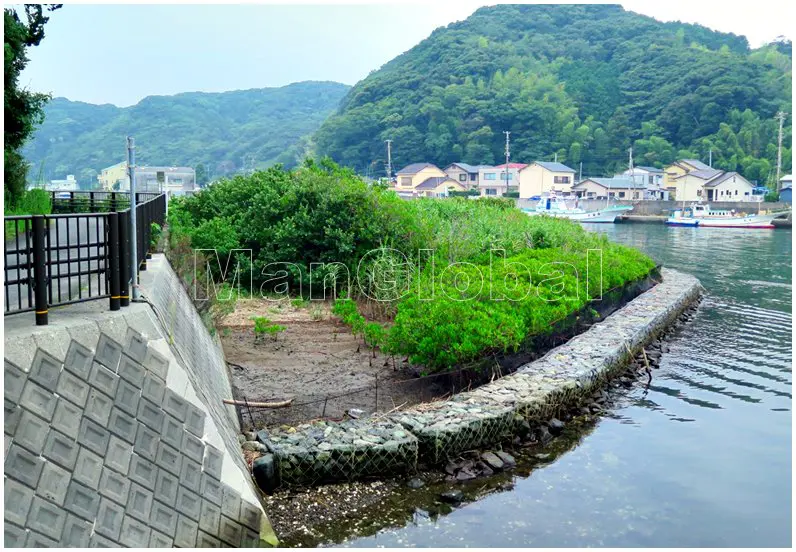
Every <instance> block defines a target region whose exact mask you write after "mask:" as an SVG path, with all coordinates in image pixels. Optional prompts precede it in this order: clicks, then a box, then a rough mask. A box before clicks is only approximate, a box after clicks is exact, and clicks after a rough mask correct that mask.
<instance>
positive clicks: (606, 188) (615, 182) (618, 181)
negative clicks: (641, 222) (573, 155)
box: [572, 176, 647, 201]
mask: <svg viewBox="0 0 796 552" xmlns="http://www.w3.org/2000/svg"><path fill="white" fill-rule="evenodd" d="M646 192H647V185H646V184H645V183H643V182H638V181H634V180H633V179H631V178H629V177H628V178H625V177H622V176H616V177H613V178H596V177H591V178H584V179H583V180H581V181H580V182H578V183H577V184H575V185H574V186H573V187H572V193H574V194H575V195H576V196H578V197H582V198H584V199H604V198H608V197H610V198H614V199H621V200H628V201H632V200H640V199H645V194H646Z"/></svg>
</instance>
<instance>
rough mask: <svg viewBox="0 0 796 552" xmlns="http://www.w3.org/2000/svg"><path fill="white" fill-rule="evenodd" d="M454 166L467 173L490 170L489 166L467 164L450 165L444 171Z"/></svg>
mask: <svg viewBox="0 0 796 552" xmlns="http://www.w3.org/2000/svg"><path fill="white" fill-rule="evenodd" d="M454 165H456V166H457V167H459V168H460V169H462V170H463V171H465V172H468V173H477V172H478V170H479V169H488V168H490V166H489V165H470V164H469V163H451V164H450V165H448V166H447V167H445V170H447V169H449V168H450V167H452V166H454Z"/></svg>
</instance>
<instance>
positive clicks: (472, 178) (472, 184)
mask: <svg viewBox="0 0 796 552" xmlns="http://www.w3.org/2000/svg"><path fill="white" fill-rule="evenodd" d="M482 168H483V169H487V168H490V167H489V166H488V165H469V164H467V163H451V164H450V165H448V166H447V167H445V174H447V175H448V176H449V177H451V178H452V179H454V180H456V181H457V182H459V183H460V184H462V185H464V186H465V187H466V188H467V189H468V190H473V189H476V190H477V189H478V183H479V180H478V175H479V172H478V171H479V170H481V169H482Z"/></svg>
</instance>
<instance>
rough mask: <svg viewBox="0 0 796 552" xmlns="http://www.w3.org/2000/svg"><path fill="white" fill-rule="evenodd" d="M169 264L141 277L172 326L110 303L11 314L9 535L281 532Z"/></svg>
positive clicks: (74, 539) (172, 538) (157, 539)
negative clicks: (41, 315)
mask: <svg viewBox="0 0 796 552" xmlns="http://www.w3.org/2000/svg"><path fill="white" fill-rule="evenodd" d="M159 263H161V264H159ZM164 263H165V261H163V260H162V258H160V257H159V256H156V259H153V262H150V264H149V267H150V270H149V271H147V272H146V273H142V275H143V274H146V278H144V279H143V281H144V282H146V284H145V288H146V291H147V292H149V293H151V296H152V298H153V300H155V301H156V302H157V303H159V304H160V305H161V306H162V307H163V311H164V312H171V313H172V316H173V319H172V320H171V322H170V323H169V322H168V317H167V318H166V319H165V320H166V321H167V323H166V324H165V327H164V324H163V323H162V321H161V319H160V318H159V317H158V316H157V315H156V314H155V310H153V308H152V307H151V306H150V305H147V304H143V303H137V304H133V305H131V306H130V307H127V308H124V309H122V310H120V311H117V312H109V311H106V310H105V309H107V302H105V301H96V302H91V303H83V304H79V305H72V306H69V307H64V308H54V309H51V312H50V325H49V326H42V327H36V326H34V325H33V320H32V317H30V316H26V315H24V314H23V315H17V316H12V317H7V318H6V319H5V369H4V371H5V404H4V407H5V420H4V421H5V427H4V429H5V435H4V437H5V468H4V473H5V509H4V510H5V544H6V546H11V547H14V546H27V547H54V546H58V547H88V546H102V547H115V546H127V547H172V546H179V547H208V546H234V547H237V546H245V547H251V546H257V545H259V544H261V543H262V541H263V540H265V541H266V542H267V543H270V544H274V543H275V537H274V535H273V531H272V530H271V528H270V525H269V524H268V520H267V518H266V516H265V513H264V512H263V509H262V506H261V504H260V500H259V498H258V494H259V491H258V490H257V489H256V487H255V486H254V484H253V482H252V480H251V477H250V475H249V473H248V469H247V467H246V464H245V462H244V460H243V458H242V455H241V452H240V447H239V444H238V441H237V432H238V428H237V424H236V420H235V418H234V417H231V416H230V415H229V412H228V411H227V409H226V408H224V407H223V405H221V403H220V398H221V397H222V396H223V397H224V398H227V396H231V395H226V394H227V393H228V392H229V391H228V390H229V381H228V379H227V376H226V365H225V364H224V362H223V357H220V356H219V355H218V353H219V351H218V350H217V348H214V347H215V346H214V344H213V340H212V339H211V337H210V336H209V334H208V333H207V331H206V330H205V328H204V326H201V323H199V324H198V325H197V324H196V321H195V320H194V319H195V318H198V316H197V315H196V312H195V311H194V309H193V307H192V306H191V303H190V302H189V301H186V298H187V296H185V295H181V294H180V292H182V289H181V288H180V287H179V282H176V279H175V278H174V276H173V273H170V272H169V271H168V270H165V269H164V268H165V267H164ZM182 293H183V294H184V292H182ZM158 310H160V308H158Z"/></svg>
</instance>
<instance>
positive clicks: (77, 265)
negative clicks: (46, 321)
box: [3, 215, 108, 312]
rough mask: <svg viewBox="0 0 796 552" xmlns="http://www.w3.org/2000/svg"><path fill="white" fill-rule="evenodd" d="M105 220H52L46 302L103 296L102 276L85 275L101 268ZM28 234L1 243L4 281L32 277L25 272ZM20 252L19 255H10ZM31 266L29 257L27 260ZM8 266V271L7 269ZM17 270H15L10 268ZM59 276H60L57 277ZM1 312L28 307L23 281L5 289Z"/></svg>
mask: <svg viewBox="0 0 796 552" xmlns="http://www.w3.org/2000/svg"><path fill="white" fill-rule="evenodd" d="M104 235H105V218H104V217H102V216H99V217H98V216H94V215H83V216H70V217H62V218H56V219H52V220H51V221H50V231H49V240H48V243H45V247H47V249H48V253H49V256H48V260H49V262H50V263H52V268H51V272H50V277H51V285H50V297H49V302H50V303H51V304H57V303H64V302H68V301H74V300H78V299H83V298H87V297H94V296H97V295H104V294H105V293H107V291H108V290H107V287H106V286H107V284H106V282H105V274H104V273H103V274H90V275H87V274H85V273H86V272H88V271H89V270H97V269H98V268H101V267H104V264H105V263H104V260H103V259H102V257H104V255H105V246H104V244H101V245H99V246H98V245H95V244H96V243H97V242H103V241H104ZM32 240H33V236H32V233H30V232H29V233H24V232H23V233H20V234H18V235H17V237H16V238H12V239H10V240H7V241H6V244H5V251H6V253H5V263H6V264H5V266H6V269H5V274H4V277H5V281H6V282H7V281H9V280H17V279H27V278H29V277H32V275H33V274H32V272H33V271H32V269H31V270H30V271H29V270H28V262H29V259H28V254H27V252H26V250H27V248H28V247H29V246H32ZM15 250H21V251H19V252H11V253H9V251H15ZM30 262H31V263H32V256H31V259H30ZM8 267H12V268H8ZM13 267H19V268H13ZM59 276H60V277H59ZM5 293H6V295H5V299H4V303H3V306H4V312H9V311H18V310H22V309H26V308H28V307H29V306H32V301H33V290H32V288H31V287H30V286H29V285H28V283H27V282H24V283H20V284H11V285H9V286H7V287H5Z"/></svg>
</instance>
